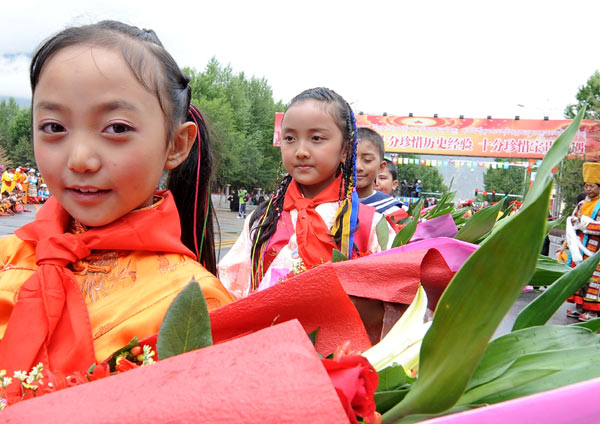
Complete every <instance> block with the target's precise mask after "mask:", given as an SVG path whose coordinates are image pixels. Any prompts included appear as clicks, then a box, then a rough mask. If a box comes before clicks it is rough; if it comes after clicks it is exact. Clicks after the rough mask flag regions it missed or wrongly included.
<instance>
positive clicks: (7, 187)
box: [1, 168, 16, 193]
mask: <svg viewBox="0 0 600 424" xmlns="http://www.w3.org/2000/svg"><path fill="white" fill-rule="evenodd" d="M14 179H15V168H7V169H6V171H4V172H3V173H2V190H1V191H2V193H4V192H5V191H7V192H9V193H10V192H11V191H13V190H14V189H15V185H16V184H15V181H14Z"/></svg>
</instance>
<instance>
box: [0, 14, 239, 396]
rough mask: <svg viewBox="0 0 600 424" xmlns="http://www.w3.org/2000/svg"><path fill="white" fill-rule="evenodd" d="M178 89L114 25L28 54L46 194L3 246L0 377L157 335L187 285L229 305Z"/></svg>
mask: <svg viewBox="0 0 600 424" xmlns="http://www.w3.org/2000/svg"><path fill="white" fill-rule="evenodd" d="M188 83H189V79H188V77H186V76H185V75H184V74H183V73H182V71H181V70H180V68H179V67H178V66H177V64H176V63H175V61H174V60H173V58H172V57H171V55H170V54H169V53H168V52H167V51H166V50H165V49H164V47H163V46H162V44H161V42H160V41H159V39H158V37H157V36H156V34H155V33H154V31H149V30H142V29H139V28H136V27H133V26H130V25H126V24H123V23H120V22H115V21H103V22H99V23H96V24H93V25H86V26H81V27H73V28H68V29H66V30H64V31H61V32H60V33H58V34H57V35H55V36H53V37H51V38H50V39H48V40H47V41H46V42H45V43H44V44H43V45H42V46H41V47H40V48H39V50H38V51H37V52H36V54H35V55H34V56H33V59H32V63H31V87H32V92H33V96H32V114H33V116H32V122H33V145H34V152H35V157H36V162H37V164H38V165H39V169H40V171H41V173H42V174H43V175H44V179H45V182H46V183H47V184H48V187H49V189H50V192H51V193H52V197H50V198H49V199H48V201H47V202H46V203H45V204H44V206H43V207H42V208H41V209H40V210H39V212H38V213H37V216H36V218H35V220H34V221H33V222H31V223H29V224H27V225H25V226H23V227H21V228H19V229H18V230H16V231H15V234H14V235H12V236H9V237H6V238H3V239H0V252H1V255H0V258H1V261H2V262H1V266H0V305H1V306H0V309H1V310H2V313H1V314H0V369H7V370H9V371H10V375H12V371H15V370H29V369H31V368H32V366H33V365H36V364H37V363H39V362H42V363H43V364H44V369H45V370H50V371H51V372H53V373H54V374H55V375H57V376H58V375H62V376H65V375H69V374H71V373H73V372H84V371H86V370H87V369H88V368H89V367H90V365H92V364H93V363H94V362H100V361H103V360H104V359H106V358H107V357H108V355H110V354H111V353H112V352H114V351H115V350H116V349H118V348H120V347H123V346H125V345H126V344H127V343H128V342H129V341H130V340H131V339H132V338H133V337H134V336H136V337H138V338H140V339H143V338H145V337H148V336H150V335H153V334H155V333H157V331H158V329H159V327H160V324H161V321H162V319H163V317H164V314H165V312H166V310H167V308H168V307H169V305H170V304H171V302H172V301H173V299H174V298H175V296H176V295H177V294H178V293H179V292H180V291H181V290H182V289H183V288H184V287H185V286H186V285H187V284H188V282H189V281H190V280H191V279H192V278H195V279H196V281H198V284H199V285H200V287H201V289H202V291H203V292H204V295H205V297H206V299H207V304H208V307H209V309H215V308H216V307H218V306H220V305H225V304H227V303H230V302H231V301H233V297H232V296H231V295H230V294H229V293H228V292H227V290H226V289H225V288H224V287H223V286H222V284H221V283H220V281H219V280H218V279H217V278H216V277H215V276H214V275H213V273H214V272H215V271H216V263H215V259H214V249H213V235H212V227H211V225H212V210H211V209H212V208H211V205H210V203H209V199H210V196H209V193H210V192H209V190H210V176H211V151H210V140H209V138H208V132H207V130H206V126H205V124H204V120H203V118H202V115H201V114H200V112H199V111H198V110H197V109H196V108H195V107H194V106H193V105H190V99H191V96H192V93H191V88H190V86H189V84H188ZM165 170H167V171H168V172H169V182H168V188H169V190H163V191H157V190H156V187H157V185H158V183H159V180H160V178H161V175H162V174H163V171H165ZM180 217H181V219H180ZM199 262H200V263H199ZM201 263H202V264H203V265H201ZM211 271H212V273H211ZM12 386H18V385H12Z"/></svg>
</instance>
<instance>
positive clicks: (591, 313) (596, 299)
mask: <svg viewBox="0 0 600 424" xmlns="http://www.w3.org/2000/svg"><path fill="white" fill-rule="evenodd" d="M583 181H584V184H583V188H584V191H585V194H586V197H585V199H584V200H582V201H581V202H579V203H578V204H577V206H576V207H575V210H574V211H573V213H572V214H571V216H570V217H568V218H567V222H566V241H567V245H568V247H569V250H568V254H567V258H566V259H567V261H566V263H567V265H569V266H570V267H575V266H577V265H578V264H579V263H581V262H582V261H584V260H585V259H587V258H589V257H590V256H592V255H594V254H595V253H596V252H597V251H598V244H599V243H600V217H599V216H598V212H599V211H600V201H598V199H599V195H600V186H599V184H600V163H596V162H585V163H584V164H583ZM563 252H564V247H561V249H559V251H558V254H559V255H560V254H561V253H563ZM599 291H600V265H598V267H597V269H596V271H594V273H593V274H592V277H591V280H590V281H589V282H588V283H587V284H586V285H585V286H583V287H582V288H581V289H579V290H578V291H577V292H576V293H575V294H574V295H573V296H571V297H569V298H568V299H567V302H569V303H573V304H575V308H574V309H567V316H568V317H571V318H577V319H579V320H580V321H588V320H590V319H594V318H598V312H599V311H600V296H599Z"/></svg>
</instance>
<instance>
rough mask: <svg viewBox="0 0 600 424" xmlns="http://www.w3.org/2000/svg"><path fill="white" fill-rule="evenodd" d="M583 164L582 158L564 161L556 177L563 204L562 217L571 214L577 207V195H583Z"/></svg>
mask: <svg viewBox="0 0 600 424" xmlns="http://www.w3.org/2000/svg"><path fill="white" fill-rule="evenodd" d="M583 162H584V160H583V159H581V158H575V159H565V160H563V161H562V163H561V165H560V168H559V172H558V173H557V174H556V175H555V177H554V178H555V181H556V185H557V186H558V188H559V190H560V199H561V201H562V204H563V207H562V210H561V211H560V213H561V215H564V214H570V213H571V212H572V211H573V209H575V206H577V202H576V201H575V199H576V197H577V195H578V194H579V193H583Z"/></svg>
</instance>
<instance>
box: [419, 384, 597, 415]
mask: <svg viewBox="0 0 600 424" xmlns="http://www.w3.org/2000/svg"><path fill="white" fill-rule="evenodd" d="M599 392H600V378H595V379H593V380H589V381H583V382H581V383H576V384H571V385H569V386H565V387H560V388H558V389H554V390H549V391H547V392H542V393H536V394H535V395H530V396H525V397H522V398H517V399H513V400H509V401H506V402H501V403H497V404H494V405H490V406H485V407H482V408H478V409H473V410H470V411H465V412H460V413H458V414H452V415H446V416H444V417H440V418H435V419H432V420H427V421H423V423H427V424H481V423H485V424H506V423H519V424H539V423H543V424H572V423H581V424H591V423H597V422H598V420H599V417H600V404H598V393H599Z"/></svg>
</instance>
